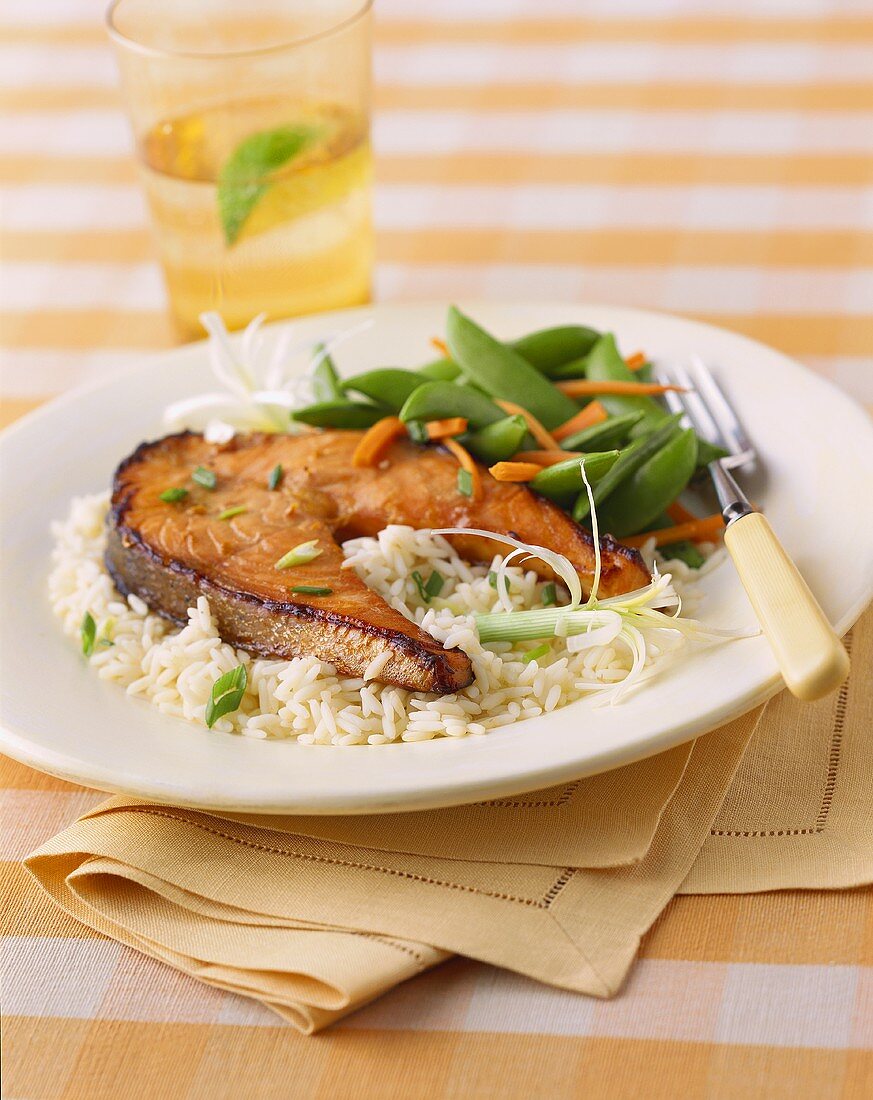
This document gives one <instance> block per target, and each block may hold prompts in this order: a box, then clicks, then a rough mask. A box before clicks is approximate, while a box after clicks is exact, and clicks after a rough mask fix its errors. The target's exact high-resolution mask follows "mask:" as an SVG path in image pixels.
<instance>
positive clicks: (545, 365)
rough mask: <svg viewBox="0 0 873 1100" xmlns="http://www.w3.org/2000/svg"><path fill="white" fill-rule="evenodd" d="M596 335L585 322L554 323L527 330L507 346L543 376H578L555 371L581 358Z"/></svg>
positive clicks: (596, 337)
mask: <svg viewBox="0 0 873 1100" xmlns="http://www.w3.org/2000/svg"><path fill="white" fill-rule="evenodd" d="M599 338H600V333H599V332H595V330H594V329H593V328H586V327H585V325H556V326H555V327H554V328H543V329H539V330H538V331H537V332H529V333H528V334H527V336H522V337H520V338H519V339H518V340H513V341H512V342H511V343H510V345H509V346H510V347H511V348H512V349H513V350H514V351H517V352H518V354H519V355H521V356H522V357H523V358H524V359H526V360H527V361H528V363H530V365H531V366H532V367H536V369H537V370H538V371H540V372H542V373H543V374H544V375H546V377H547V378H559V377H560V378H567V377H569V378H578V377H579V375H578V374H572V375H565V374H558V373H557V372H558V371H560V370H561V368H563V367H564V366H565V364H568V363H570V362H573V361H579V360H580V359H582V358H584V356H586V355H587V354H588V352H589V351H591V349H592V348H593V347H594V345H595V344H596V343H597V341H598V340H599Z"/></svg>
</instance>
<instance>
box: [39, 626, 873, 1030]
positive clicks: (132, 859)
mask: <svg viewBox="0 0 873 1100" xmlns="http://www.w3.org/2000/svg"><path fill="white" fill-rule="evenodd" d="M847 643H848V644H849V645H850V647H851V650H852V656H853V675H852V678H851V679H850V681H849V683H848V684H847V685H845V686H844V688H843V689H842V690H841V691H840V692H839V693H838V694H837V695H836V696H834V697H833V698H832V699H829V700H824V701H823V702H821V703H818V704H815V705H814V706H808V705H807V706H803V705H801V704H799V703H797V702H796V701H795V700H793V699H791V698H790V697H788V696H787V695H784V694H783V695H781V696H779V697H778V698H777V699H775V700H773V701H772V702H771V703H770V704H768V706H767V707H766V708H761V709H759V710H757V711H755V712H752V713H751V714H749V715H746V716H745V717H744V718H741V719H739V720H738V721H736V722H734V723H731V724H730V725H728V726H725V727H723V728H722V729H720V730H717V731H715V732H714V733H710V734H708V735H707V736H705V737H702V738H699V739H698V740H697V741H696V742H694V743H693V744H692V745H688V746H683V747H681V748H678V749H673V750H671V751H670V752H667V753H663V754H661V755H660V756H658V757H653V758H651V759H649V760H645V761H641V762H639V763H637V764H631V765H628V766H626V767H624V768H620V769H617V770H616V771H614V772H610V773H607V774H605V775H601V776H594V777H592V778H589V779H585V780H580V781H577V782H575V783H568V784H566V785H564V786H562V787H556V788H552V789H549V790H547V791H538V792H534V793H533V794H528V795H523V796H520V797H518V798H513V799H500V800H496V801H493V802H489V803H482V804H478V805H474V806H466V807H457V808H454V809H448V810H438V811H431V812H425V813H407V814H397V815H392V816H381V817H379V816H377V817H372V816H370V817H359V818H321V817H269V818H256V817H252V816H250V815H238V816H235V817H231V816H218V815H213V814H208V813H202V812H198V811H192V810H182V809H177V808H173V807H165V806H159V805H156V804H153V803H148V802H140V801H137V800H133V799H126V798H114V799H110V800H109V801H108V802H105V803H103V804H102V805H101V806H99V807H97V808H96V809H95V810H93V811H91V812H90V813H89V814H87V815H85V816H84V817H83V818H81V819H80V820H79V821H78V822H76V823H75V824H74V825H73V826H71V827H70V828H69V829H67V830H66V831H65V832H63V833H61V834H59V835H58V836H56V837H54V838H53V839H52V840H51V841H49V842H48V843H47V844H45V845H44V846H43V847H42V848H40V849H39V850H38V851H37V852H35V853H34V854H33V855H32V856H30V857H29V859H28V860H27V861H26V862H27V866H28V868H29V869H30V871H31V873H32V874H33V875H34V876H35V877H36V879H37V880H38V881H39V882H40V883H41V884H42V886H43V887H44V888H45V889H46V890H47V891H48V892H49V894H50V895H51V896H52V897H53V898H54V899H55V901H56V902H57V903H58V904H59V905H60V906H61V907H62V908H64V909H65V910H66V911H67V912H69V913H71V914H72V915H73V916H75V917H77V918H78V919H79V920H81V921H83V922H84V923H86V924H89V925H91V926H92V927H94V928H97V929H98V930H100V931H102V932H104V933H106V934H108V935H110V936H114V937H115V938H117V939H119V940H121V941H123V942H124V943H127V944H130V945H132V946H134V947H137V948H139V949H140V950H142V951H145V952H147V953H149V954H151V955H153V956H155V957H156V958H159V959H163V960H164V961H165V962H167V963H169V964H170V965H172V966H175V967H177V968H179V969H180V970H184V971H185V972H186V973H189V974H191V975H193V976H195V977H198V978H200V979H202V980H203V981H206V982H209V983H211V984H213V985H216V986H220V987H221V988H224V989H230V990H233V991H234V992H237V993H243V994H246V995H249V996H252V997H255V998H257V999H258V1000H260V1001H262V1002H263V1003H265V1004H267V1005H269V1006H270V1007H272V1008H274V1009H275V1010H276V1011H277V1012H279V1013H280V1014H281V1015H282V1016H284V1017H285V1018H287V1019H289V1020H291V1021H292V1022H293V1023H294V1024H295V1025H296V1026H297V1027H298V1028H300V1029H301V1030H303V1031H306V1032H311V1031H314V1030H317V1029H318V1028H321V1027H324V1026H325V1025H326V1024H329V1023H331V1022H332V1021H333V1020H335V1019H337V1018H338V1017H340V1016H342V1015H344V1014H345V1013H347V1012H350V1011H352V1010H353V1009H355V1008H358V1007H360V1006H361V1005H363V1004H365V1003H366V1002H367V1001H370V1000H372V999H373V998H374V997H377V996H379V994H381V993H383V992H385V991H386V990H387V989H390V988H391V987H392V986H394V985H396V984H397V983H398V982H402V981H404V980H405V979H407V978H409V977H411V976H412V975H414V974H417V973H419V972H420V971H422V970H424V969H427V968H428V967H430V966H433V965H435V964H436V963H438V962H441V961H442V960H443V959H445V958H446V957H447V955H448V954H449V953H454V952H457V953H461V954H464V955H469V956H471V957H473V958H477V959H482V960H484V961H487V962H490V963H494V964H496V965H498V966H504V967H508V968H510V969H513V970H517V971H519V972H521V973H524V974H527V975H530V976H531V977H534V978H538V979H540V980H541V981H544V982H549V983H551V984H553V985H557V986H561V987H564V988H566V989H572V990H577V991H579V992H582V993H589V994H593V995H595V996H610V995H611V994H613V993H615V992H616V990H617V989H618V988H619V986H620V985H621V982H622V980H623V978H624V976H625V974H626V973H627V970H628V968H629V967H630V965H631V963H632V961H633V958H634V955H635V953H636V950H637V947H638V944H639V940H640V937H641V936H642V935H643V933H644V932H645V931H646V929H647V928H648V927H649V926H650V925H651V923H652V921H653V920H654V919H655V917H656V916H657V915H658V914H659V912H660V911H661V910H662V909H663V907H664V906H665V905H666V904H667V902H668V901H669V900H670V898H671V897H672V896H673V895H674V894H675V893H676V892H677V891H679V890H681V891H683V892H687V893H716V892H746V891H754V890H770V889H777V888H785V887H839V886H853V885H857V884H859V883H861V882H869V881H871V880H873V816H871V815H873V811H871V806H873V769H871V768H870V767H869V751H870V742H871V739H873V690H871V685H870V682H869V681H870V669H871V668H873V612H868V613H867V615H866V616H865V617H864V618H863V619H862V621H861V622H860V623H859V624H858V625H857V626H856V628H855V630H854V631H853V632H852V634H851V635H850V636H849V638H848V639H847ZM744 752H745V755H744Z"/></svg>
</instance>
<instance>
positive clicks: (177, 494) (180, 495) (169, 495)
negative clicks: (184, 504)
mask: <svg viewBox="0 0 873 1100" xmlns="http://www.w3.org/2000/svg"><path fill="white" fill-rule="evenodd" d="M187 495H188V490H187V489H183V488H182V486H181V485H176V486H174V487H173V488H172V489H164V491H163V492H162V493H161V495H160V499H161V500H164V501H166V502H167V504H175V503H176V502H177V501H179V500H184V499H185V497H186V496H187Z"/></svg>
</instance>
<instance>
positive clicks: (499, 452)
mask: <svg viewBox="0 0 873 1100" xmlns="http://www.w3.org/2000/svg"><path fill="white" fill-rule="evenodd" d="M526 438H527V423H526V421H525V419H524V417H523V416H506V417H504V418H503V420H495V421H494V423H493V424H486V425H485V427H484V428H479V430H478V431H475V432H470V434H469V435H468V436H466V437H465V438H464V440H463V443H464V446H465V447H466V448H467V450H469V451H472V453H473V454H474V455H475V456H476V458H478V459H479V461H480V462H484V463H485V464H486V465H487V466H493V465H494V463H495V462H502V461H504V459H507V458H512V456H513V455H514V454H515V452H516V451H518V450H521V448H522V446H523V444H524V441H525V439H526Z"/></svg>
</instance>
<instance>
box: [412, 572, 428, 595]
mask: <svg viewBox="0 0 873 1100" xmlns="http://www.w3.org/2000/svg"><path fill="white" fill-rule="evenodd" d="M410 576H411V577H412V579H413V580H414V581H415V587H416V588H417V589H418V594H419V596H421V598H422V599H423V600H424V602H425V603H430V596H429V595H428V593H427V587H426V586H425V583H424V577H423V576H422V575H421V573H419V571H418V570H417V569H413V570H412V572H411V573H410Z"/></svg>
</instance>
